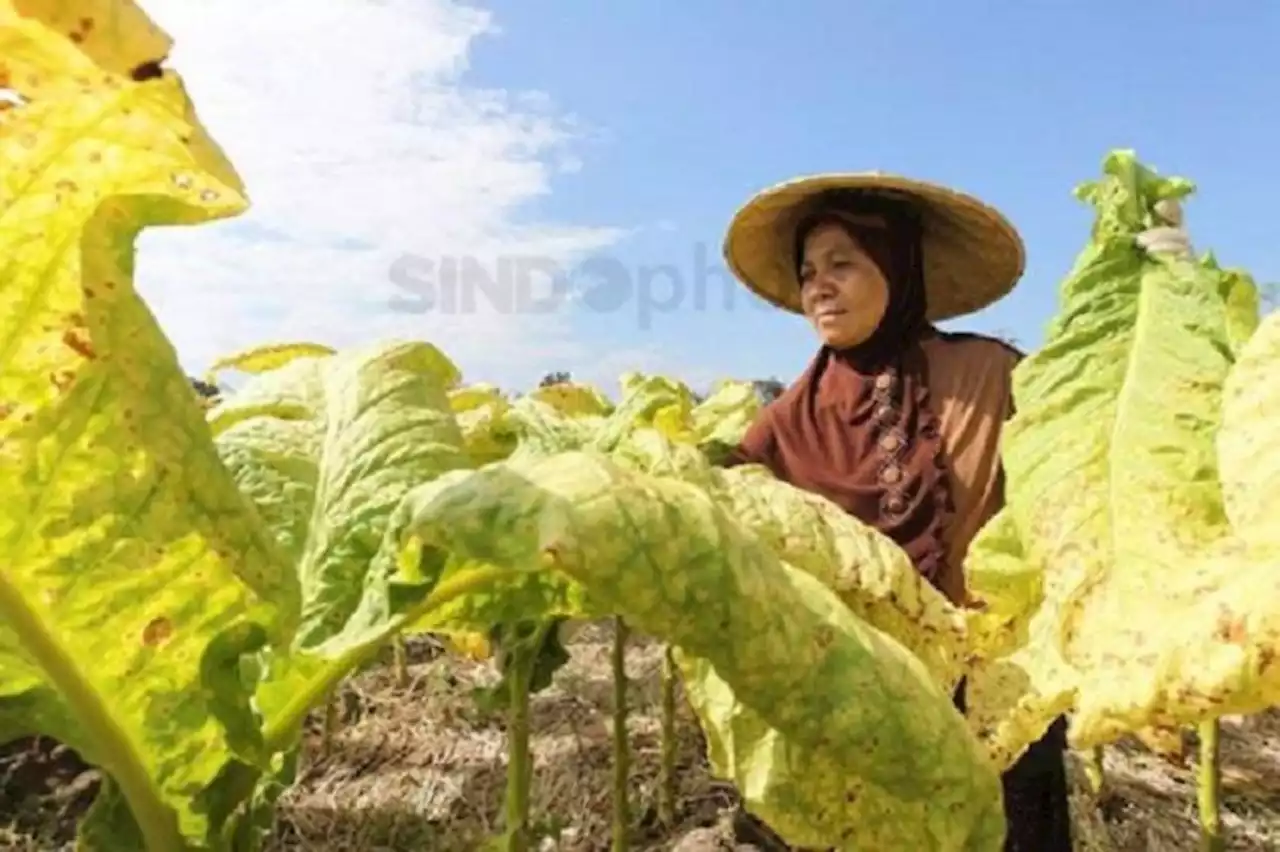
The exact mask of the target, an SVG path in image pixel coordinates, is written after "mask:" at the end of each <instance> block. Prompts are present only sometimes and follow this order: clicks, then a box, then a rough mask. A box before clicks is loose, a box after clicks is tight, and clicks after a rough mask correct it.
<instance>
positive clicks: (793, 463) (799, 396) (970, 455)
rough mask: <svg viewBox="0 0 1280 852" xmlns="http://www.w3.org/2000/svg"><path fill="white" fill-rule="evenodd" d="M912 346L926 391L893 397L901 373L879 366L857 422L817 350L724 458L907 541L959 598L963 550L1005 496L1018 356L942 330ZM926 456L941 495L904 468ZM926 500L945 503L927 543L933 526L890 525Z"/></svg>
mask: <svg viewBox="0 0 1280 852" xmlns="http://www.w3.org/2000/svg"><path fill="white" fill-rule="evenodd" d="M912 350H913V351H912V352H911V353H910V356H912V357H908V358H907V359H905V361H904V362H903V363H904V364H905V365H906V367H905V369H908V370H912V371H919V373H920V374H921V378H922V379H923V381H922V382H917V383H916V384H917V385H918V386H919V387H920V388H921V389H922V390H921V391H920V393H922V394H925V396H922V397H921V398H919V399H912V398H907V397H905V396H904V395H903V394H897V395H895V394H894V392H893V391H894V388H895V386H896V384H897V383H898V376H897V375H896V374H895V372H894V371H895V368H894V367H886V368H885V369H884V370H883V372H881V373H880V374H878V375H875V376H874V377H872V378H871V382H872V389H873V390H872V392H871V393H870V394H863V395H862V396H863V397H865V402H862V403H859V405H867V406H871V407H872V408H873V409H874V410H873V411H870V412H868V413H867V415H866V416H865V417H864V416H863V415H862V414H860V413H858V412H853V411H850V410H848V408H847V406H844V407H842V404H841V400H842V398H844V397H846V396H847V397H849V398H854V397H856V396H857V395H854V394H844V393H842V391H841V388H840V387H839V383H840V382H841V381H845V380H844V379H842V378H841V375H842V373H841V370H840V368H839V365H838V364H836V363H835V362H834V361H832V360H831V357H830V356H824V355H819V357H818V358H817V359H815V361H814V363H813V364H811V365H810V368H809V369H808V370H807V371H806V372H805V374H804V375H803V376H802V377H801V378H800V379H799V380H798V381H797V382H796V383H795V384H793V385H792V386H791V387H790V388H788V389H787V391H785V392H784V393H783V394H782V395H781V396H780V397H779V398H778V399H777V400H775V401H774V402H772V403H770V404H769V405H768V406H767V407H766V408H765V409H764V410H763V411H762V412H761V414H760V416H759V417H758V418H757V419H756V421H755V423H753V424H752V426H751V427H750V429H748V431H747V434H746V435H745V436H744V438H743V440H742V443H741V445H740V446H739V447H738V451H737V453H736V454H735V457H734V458H733V459H732V460H731V462H730V464H742V463H756V464H763V465H765V466H766V467H768V468H769V469H770V470H772V471H773V473H774V475H775V476H777V477H778V478H780V479H783V480H785V481H787V482H790V483H791V484H792V485H795V486H796V487H798V488H803V489H805V490H807V491H812V492H815V493H818V494H821V495H823V496H825V497H827V498H828V499H830V500H832V502H835V503H836V504H838V505H840V506H842V507H844V508H845V510H846V511H849V512H850V513H851V514H853V515H855V516H856V517H859V519H860V520H862V521H863V522H864V523H868V524H872V525H875V526H877V527H878V528H880V529H881V530H882V531H883V532H885V533H886V534H887V535H889V536H890V537H891V538H894V539H895V540H897V541H898V542H899V544H902V545H903V546H904V547H906V549H907V551H908V554H909V555H911V557H912V559H913V561H914V562H915V563H916V565H917V568H919V569H920V570H921V573H922V574H924V575H925V576H926V577H927V578H928V579H929V581H930V582H931V583H933V584H934V585H935V586H936V587H937V588H938V589H939V591H941V592H942V593H943V594H944V595H946V596H947V597H948V598H949V599H950V600H951V601H953V602H954V603H957V604H963V603H965V602H966V601H967V595H966V588H965V578H964V567H963V566H964V558H965V554H966V553H967V552H968V549H969V544H970V542H972V541H973V538H974V536H975V535H976V533H977V532H978V530H979V529H980V528H981V527H982V525H983V524H984V523H986V522H987V520H989V519H990V518H991V516H992V515H994V514H995V513H996V512H997V511H998V510H999V509H1000V508H1001V506H1002V505H1003V501H1004V478H1003V470H1002V467H1001V464H1000V451H999V443H1000V433H1001V427H1002V425H1003V423H1004V421H1005V420H1006V419H1007V418H1008V417H1009V415H1010V414H1011V413H1012V412H1013V399H1012V393H1011V379H1012V371H1013V368H1014V366H1015V365H1016V364H1017V362H1018V360H1019V359H1020V358H1021V353H1019V352H1018V351H1017V350H1015V349H1014V348H1012V347H1010V346H1008V345H1006V344H1004V343H1002V342H1000V341H998V340H996V339H994V338H990V337H984V336H982V335H976V334H952V333H945V332H940V331H933V332H931V333H928V334H926V335H925V336H924V338H923V339H922V340H921V341H920V342H919V343H918V344H917V345H916V346H913V347H912ZM824 359H825V360H824ZM866 378H867V377H865V376H862V377H861V378H860V379H856V378H851V379H849V380H848V381H855V380H860V381H863V382H865V381H866ZM904 384H907V385H910V384H911V383H910V382H906V383H904ZM855 422H856V423H863V422H867V423H877V422H878V423H884V424H887V426H888V428H885V429H882V430H880V431H878V432H876V433H875V434H874V435H871V434H869V433H865V429H861V428H860V429H854V428H852V426H851V425H850V424H852V423H855ZM911 436H916V437H914V438H913V437H911ZM939 439H940V440H939ZM913 441H914V442H918V445H917V446H912V445H911V442H913ZM927 444H932V445H933V447H932V448H930V447H928V446H926V445H927ZM931 449H932V450H933V452H930V450H931ZM926 456H927V457H928V458H930V459H932V465H930V466H933V465H936V466H937V468H938V469H939V470H940V471H941V475H942V476H943V477H944V478H945V482H946V484H947V486H948V487H945V488H940V489H935V491H936V492H937V493H939V494H942V495H944V496H941V497H933V496H931V493H925V492H926V488H925V487H924V486H923V485H921V480H920V479H919V477H917V478H915V479H914V480H913V478H912V477H910V476H907V475H905V472H907V471H909V469H910V468H911V467H912V466H913V465H916V466H919V465H923V464H925V462H924V461H922V459H923V458H924V457H926ZM869 483H870V485H868V484H869ZM913 483H914V484H913ZM868 488H870V489H871V490H872V491H873V492H874V494H868V493H867V492H868ZM912 488H914V489H915V492H914V493H913V492H912V490H911V489H912ZM930 499H936V500H940V501H943V502H945V504H946V505H945V506H941V507H939V508H940V509H941V511H940V512H938V513H937V517H938V518H940V519H941V520H940V522H939V523H938V524H937V529H938V534H940V536H941V541H932V542H931V541H930V538H931V535H930V534H928V531H922V530H919V529H911V528H910V526H909V524H902V525H899V526H895V524H894V523H893V520H892V519H893V517H894V513H895V511H896V512H899V513H901V515H902V517H903V518H904V519H908V515H909V514H910V513H909V512H908V507H909V506H910V505H911V504H913V503H915V502H919V501H924V500H930ZM917 514H919V515H920V516H921V517H932V516H933V515H934V513H932V512H928V511H925V512H920V513H917ZM886 518H888V520H886ZM933 537H934V538H936V536H933Z"/></svg>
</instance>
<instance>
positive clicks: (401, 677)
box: [391, 634, 409, 689]
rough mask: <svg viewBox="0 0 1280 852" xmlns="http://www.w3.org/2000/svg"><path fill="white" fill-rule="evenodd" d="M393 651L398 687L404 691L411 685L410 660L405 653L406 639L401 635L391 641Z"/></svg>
mask: <svg viewBox="0 0 1280 852" xmlns="http://www.w3.org/2000/svg"><path fill="white" fill-rule="evenodd" d="M391 650H392V653H393V654H394V655H395V671H396V686H398V687H400V688H401V689H404V688H405V687H406V686H408V685H409V660H408V657H406V656H405V652H404V637H403V636H400V635H399V634H397V635H396V637H395V638H394V639H392V640H391Z"/></svg>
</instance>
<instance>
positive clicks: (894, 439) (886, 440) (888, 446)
mask: <svg viewBox="0 0 1280 852" xmlns="http://www.w3.org/2000/svg"><path fill="white" fill-rule="evenodd" d="M901 446H902V439H901V438H899V437H898V434H897V433H896V432H889V433H886V434H884V435H881V436H880V449H882V450H884V451H885V452H886V453H891V452H893V451H894V450H896V449H898V447H901Z"/></svg>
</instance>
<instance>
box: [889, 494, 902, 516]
mask: <svg viewBox="0 0 1280 852" xmlns="http://www.w3.org/2000/svg"><path fill="white" fill-rule="evenodd" d="M884 505H885V508H886V509H888V510H889V511H890V512H892V513H893V514H895V515H901V514H902V513H903V511H904V510H905V509H906V508H907V501H906V500H903V499H902V498H901V497H899V496H898V495H896V494H895V495H894V496H892V497H890V498H889V499H888V500H886V501H885V504H884Z"/></svg>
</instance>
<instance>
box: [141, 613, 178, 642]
mask: <svg viewBox="0 0 1280 852" xmlns="http://www.w3.org/2000/svg"><path fill="white" fill-rule="evenodd" d="M171 636H173V622H172V621H170V620H169V619H167V618H165V617H164V616H163V615H162V616H158V617H156V618H153V619H151V621H149V622H147V626H146V627H144V628H142V644H143V645H146V646H147V647H148V648H154V647H156V646H157V645H162V644H164V643H165V642H167V641H169V637H171Z"/></svg>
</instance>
